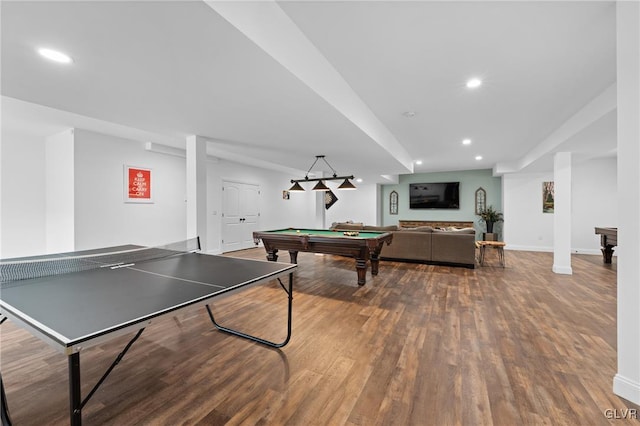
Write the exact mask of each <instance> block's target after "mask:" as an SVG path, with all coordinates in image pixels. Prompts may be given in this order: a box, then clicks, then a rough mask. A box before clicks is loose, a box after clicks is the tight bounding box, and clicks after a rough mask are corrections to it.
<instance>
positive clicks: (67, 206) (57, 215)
mask: <svg viewBox="0 0 640 426" xmlns="http://www.w3.org/2000/svg"><path fill="white" fill-rule="evenodd" d="M44 145H45V146H44V152H45V181H44V187H45V202H44V204H45V213H44V215H45V229H46V237H45V245H46V252H47V253H63V252H67V251H73V250H74V248H75V235H76V233H75V209H74V204H75V167H74V158H75V136H74V130H73V129H67V130H65V131H63V132H60V133H57V134H55V135H51V136H49V137H47V138H46V139H45V144H44Z"/></svg>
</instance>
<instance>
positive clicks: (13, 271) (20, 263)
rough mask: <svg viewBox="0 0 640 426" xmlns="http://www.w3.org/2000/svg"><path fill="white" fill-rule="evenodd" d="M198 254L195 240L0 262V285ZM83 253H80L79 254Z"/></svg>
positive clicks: (198, 240)
mask: <svg viewBox="0 0 640 426" xmlns="http://www.w3.org/2000/svg"><path fill="white" fill-rule="evenodd" d="M199 250H200V239H199V238H198V237H196V238H191V239H188V240H184V241H178V242H174V243H170V244H166V245H162V246H155V247H139V246H123V247H113V248H106V249H102V250H87V251H86V252H84V253H85V254H77V255H74V253H63V254H52V255H45V256H36V257H31V258H23V259H7V260H2V259H0V284H5V283H9V282H13V281H19V280H26V279H31V278H40V277H47V276H52V275H60V274H68V273H72V272H81V271H87V270H90V269H99V268H111V269H116V268H123V267H126V266H132V265H133V264H136V263H140V262H148V261H153V260H160V259H164V258H168V257H172V256H179V255H182V254H186V253H193V252H196V251H199ZM80 253H83V252H80Z"/></svg>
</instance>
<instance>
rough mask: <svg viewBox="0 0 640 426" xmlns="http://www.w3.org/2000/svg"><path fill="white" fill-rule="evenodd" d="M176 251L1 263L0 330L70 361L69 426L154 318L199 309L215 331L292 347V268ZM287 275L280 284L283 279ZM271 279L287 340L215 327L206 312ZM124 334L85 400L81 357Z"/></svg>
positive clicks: (194, 243)
mask: <svg viewBox="0 0 640 426" xmlns="http://www.w3.org/2000/svg"><path fill="white" fill-rule="evenodd" d="M176 246H179V247H180V249H176V248H174V247H172V246H165V247H162V248H145V247H140V246H134V245H126V246H118V247H111V248H106V249H98V250H86V251H80V252H72V253H61V254H58V255H47V256H34V257H27V258H17V259H7V260H2V261H0V284H1V286H2V287H1V289H0V318H1V319H0V323H2V322H4V320H6V319H9V320H11V321H12V322H15V323H16V324H17V325H19V326H22V327H23V328H25V329H27V330H28V331H30V332H31V333H32V334H34V335H35V336H37V337H39V338H41V339H42V340H44V341H46V342H47V343H49V344H50V345H52V346H53V347H54V348H56V349H58V350H59V351H60V352H62V353H63V354H65V355H67V357H68V370H69V403H70V404H69V406H70V413H69V415H70V423H71V425H74V426H75V425H81V424H82V408H83V407H84V406H85V404H86V403H87V402H88V401H89V399H90V398H91V397H92V396H93V394H94V393H95V392H96V391H97V390H98V388H99V387H100V385H101V384H102V383H103V382H104V380H105V379H106V378H107V376H108V375H109V373H111V371H112V370H113V368H115V366H116V365H117V364H118V363H119V362H120V361H121V359H122V358H123V357H124V355H125V353H126V352H127V351H128V350H129V348H130V347H131V346H132V345H133V343H134V342H135V341H136V340H137V339H138V337H140V335H141V334H142V332H143V331H144V329H145V327H147V326H148V325H149V324H150V323H151V322H152V321H154V320H157V319H158V318H159V317H162V316H165V315H174V314H176V313H177V312H178V311H179V310H182V309H186V308H190V307H194V306H204V307H205V308H206V310H207V313H208V315H209V317H210V319H211V321H212V323H213V325H214V326H215V328H216V329H218V330H221V331H224V332H227V333H230V334H233V335H236V336H240V337H243V338H246V339H249V340H251V341H254V342H257V343H261V344H264V345H267V346H270V347H276V348H279V347H282V346H284V345H286V344H287V343H288V342H289V340H290V338H291V317H292V300H293V295H292V292H293V270H294V269H295V268H296V265H293V264H286V263H274V262H267V261H263V260H250V259H238V258H232V257H226V256H217V255H208V254H202V253H199V252H198V251H199V248H200V243H199V240H198V239H192V240H188V241H187V242H181V243H180V244H177V245H176ZM183 246H184V247H183ZM187 247H194V248H191V249H188V250H187V249H186V248H187ZM23 270H27V272H23ZM287 275H288V285H285V284H284V283H283V282H282V280H281V278H283V277H285V276H287ZM273 280H277V281H278V282H279V284H280V286H281V287H282V288H283V290H284V291H285V292H286V293H287V295H288V314H287V335H286V337H285V339H284V341H282V342H279V343H275V342H272V341H269V340H265V339H262V338H259V337H256V336H252V335H249V334H246V333H243V332H241V331H238V330H233V329H230V328H227V327H224V326H222V325H220V324H218V323H217V322H216V320H215V318H214V315H213V312H212V310H211V308H210V306H209V304H210V303H211V302H212V300H213V299H216V298H219V297H222V296H225V295H229V294H233V293H237V292H239V291H241V290H242V289H246V288H248V287H249V286H253V285H257V284H259V283H264V282H268V281H273ZM128 333H131V334H133V337H132V339H131V340H130V341H129V342H128V343H127V345H126V346H125V347H124V349H123V350H122V351H121V352H120V353H119V355H118V356H117V358H116V359H115V360H114V361H113V363H112V364H111V365H110V366H109V368H108V369H107V370H106V371H105V373H104V375H103V376H102V377H101V378H100V379H99V380H98V382H97V383H96V384H95V386H94V387H93V388H92V389H91V391H90V392H88V394H87V395H86V396H85V397H84V399H83V398H82V395H81V389H80V385H81V381H80V353H81V352H82V350H84V349H85V348H88V347H91V346H94V345H97V344H100V343H104V342H105V341H107V340H109V339H112V338H115V337H117V336H122V335H124V334H128ZM1 384H2V376H1V375H0V385H1ZM0 387H1V390H2V423H3V424H5V425H10V424H11V419H10V416H9V410H8V408H7V404H6V402H7V401H6V394H5V389H4V385H2V386H0Z"/></svg>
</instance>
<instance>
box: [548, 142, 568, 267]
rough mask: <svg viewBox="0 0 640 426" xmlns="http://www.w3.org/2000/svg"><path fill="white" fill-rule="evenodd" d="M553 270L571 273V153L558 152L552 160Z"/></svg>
mask: <svg viewBox="0 0 640 426" xmlns="http://www.w3.org/2000/svg"><path fill="white" fill-rule="evenodd" d="M553 181H554V191H555V194H554V208H553V269H552V270H553V272H555V273H556V274H566V275H571V274H572V273H573V270H572V269H571V153H570V152H559V153H557V154H556V155H555V157H554V162H553Z"/></svg>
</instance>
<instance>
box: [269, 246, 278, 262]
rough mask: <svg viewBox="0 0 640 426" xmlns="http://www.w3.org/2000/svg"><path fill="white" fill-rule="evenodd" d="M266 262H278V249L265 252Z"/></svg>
mask: <svg viewBox="0 0 640 426" xmlns="http://www.w3.org/2000/svg"><path fill="white" fill-rule="evenodd" d="M267 260H268V261H269V262H277V261H278V249H274V250H267Z"/></svg>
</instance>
